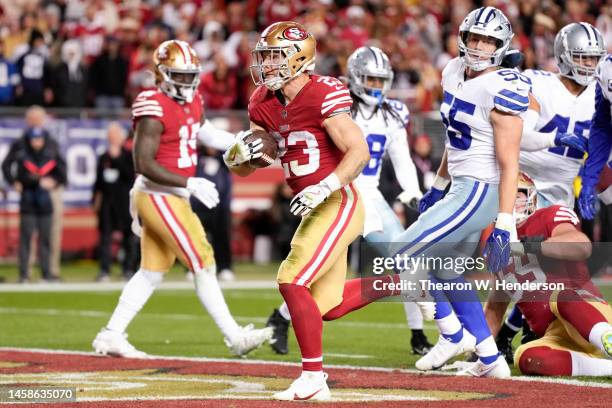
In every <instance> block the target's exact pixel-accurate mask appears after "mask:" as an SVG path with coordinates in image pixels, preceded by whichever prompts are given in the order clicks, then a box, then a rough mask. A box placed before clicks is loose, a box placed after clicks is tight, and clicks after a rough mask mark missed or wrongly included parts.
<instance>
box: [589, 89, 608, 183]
mask: <svg viewBox="0 0 612 408" xmlns="http://www.w3.org/2000/svg"><path fill="white" fill-rule="evenodd" d="M611 149H612V118H611V117H610V101H609V100H607V99H606V98H605V97H604V95H603V92H602V90H601V87H600V84H599V83H598V84H597V86H596V88H595V113H594V115H593V119H592V121H591V129H590V131H589V145H588V153H589V156H588V157H587V159H586V161H585V163H584V172H583V175H582V184H583V185H587V184H588V185H590V186H595V185H596V184H597V182H598V181H599V174H600V173H601V170H602V169H603V166H604V163H605V162H606V159H607V158H608V157H609V155H610V150H611Z"/></svg>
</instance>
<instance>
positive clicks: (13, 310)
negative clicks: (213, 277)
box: [0, 307, 436, 330]
mask: <svg viewBox="0 0 612 408" xmlns="http://www.w3.org/2000/svg"><path fill="white" fill-rule="evenodd" d="M2 314H16V315H39V316H77V317H81V316H82V317H110V314H111V311H110V310H109V311H108V312H105V311H102V310H75V309H48V308H44V309H42V308H41V309H38V308H29V307H0V315H2ZM138 316H140V317H145V318H149V319H156V320H157V319H171V320H200V319H208V320H210V317H209V316H208V315H207V314H206V313H204V312H203V311H202V313H201V314H187V313H144V312H143V313H140V314H138ZM234 317H235V318H236V320H238V321H240V322H249V323H265V322H266V321H267V320H268V319H267V318H265V317H249V316H234ZM331 325H333V326H339V327H356V328H363V329H396V330H408V326H407V325H406V324H404V323H374V322H352V321H342V320H337V321H334V322H333V323H331ZM423 325H424V327H425V328H435V327H436V326H435V324H434V323H429V322H424V324H423Z"/></svg>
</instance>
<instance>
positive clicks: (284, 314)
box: [278, 302, 291, 320]
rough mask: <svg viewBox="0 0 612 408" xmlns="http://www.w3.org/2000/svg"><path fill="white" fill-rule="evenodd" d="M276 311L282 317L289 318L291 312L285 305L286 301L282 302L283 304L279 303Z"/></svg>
mask: <svg viewBox="0 0 612 408" xmlns="http://www.w3.org/2000/svg"><path fill="white" fill-rule="evenodd" d="M278 313H280V315H281V316H282V317H283V319H285V320H291V314H289V308H288V307H287V303H285V302H283V304H282V305H280V307H279V308H278Z"/></svg>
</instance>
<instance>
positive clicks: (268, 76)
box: [250, 44, 314, 91]
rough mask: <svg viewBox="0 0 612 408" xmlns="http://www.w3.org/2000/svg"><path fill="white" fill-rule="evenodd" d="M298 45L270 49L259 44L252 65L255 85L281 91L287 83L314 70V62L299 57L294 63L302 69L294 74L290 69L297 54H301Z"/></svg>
mask: <svg viewBox="0 0 612 408" xmlns="http://www.w3.org/2000/svg"><path fill="white" fill-rule="evenodd" d="M299 51H300V50H299V48H298V46H297V45H295V44H294V45H291V46H283V47H269V46H261V45H260V44H257V46H256V47H255V49H254V50H253V52H252V54H253V60H254V61H255V62H254V64H253V65H251V67H250V69H251V77H252V78H253V82H254V83H255V85H257V86H260V85H264V86H265V87H266V88H268V89H269V90H271V91H276V90H277V89H280V88H281V87H282V86H283V85H284V84H285V83H287V82H289V81H290V80H291V79H293V78H295V77H296V76H298V75H299V74H301V73H302V72H305V71H310V70H312V69H313V68H314V60H312V61H305V59H306V57H303V56H302V57H298V58H297V59H296V61H294V63H297V64H300V67H299V68H298V69H297V70H296V71H294V72H292V69H291V67H290V65H291V63H292V62H293V61H292V59H294V56H295V54H297V53H299Z"/></svg>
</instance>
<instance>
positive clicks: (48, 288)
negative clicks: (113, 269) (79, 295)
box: [0, 280, 277, 293]
mask: <svg viewBox="0 0 612 408" xmlns="http://www.w3.org/2000/svg"><path fill="white" fill-rule="evenodd" d="M125 284H126V282H78V283H77V282H61V283H25V284H19V283H3V284H0V293H2V292H84V291H85V292H87V291H91V292H112V291H118V290H121V289H123V286H124V285H125ZM193 285H194V284H193V282H189V281H169V282H163V283H162V284H161V286H160V287H159V288H158V290H184V289H193ZM219 285H220V286H221V288H222V289H275V288H276V287H277V283H276V282H275V281H273V280H269V281H267V280H246V281H235V282H219Z"/></svg>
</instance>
